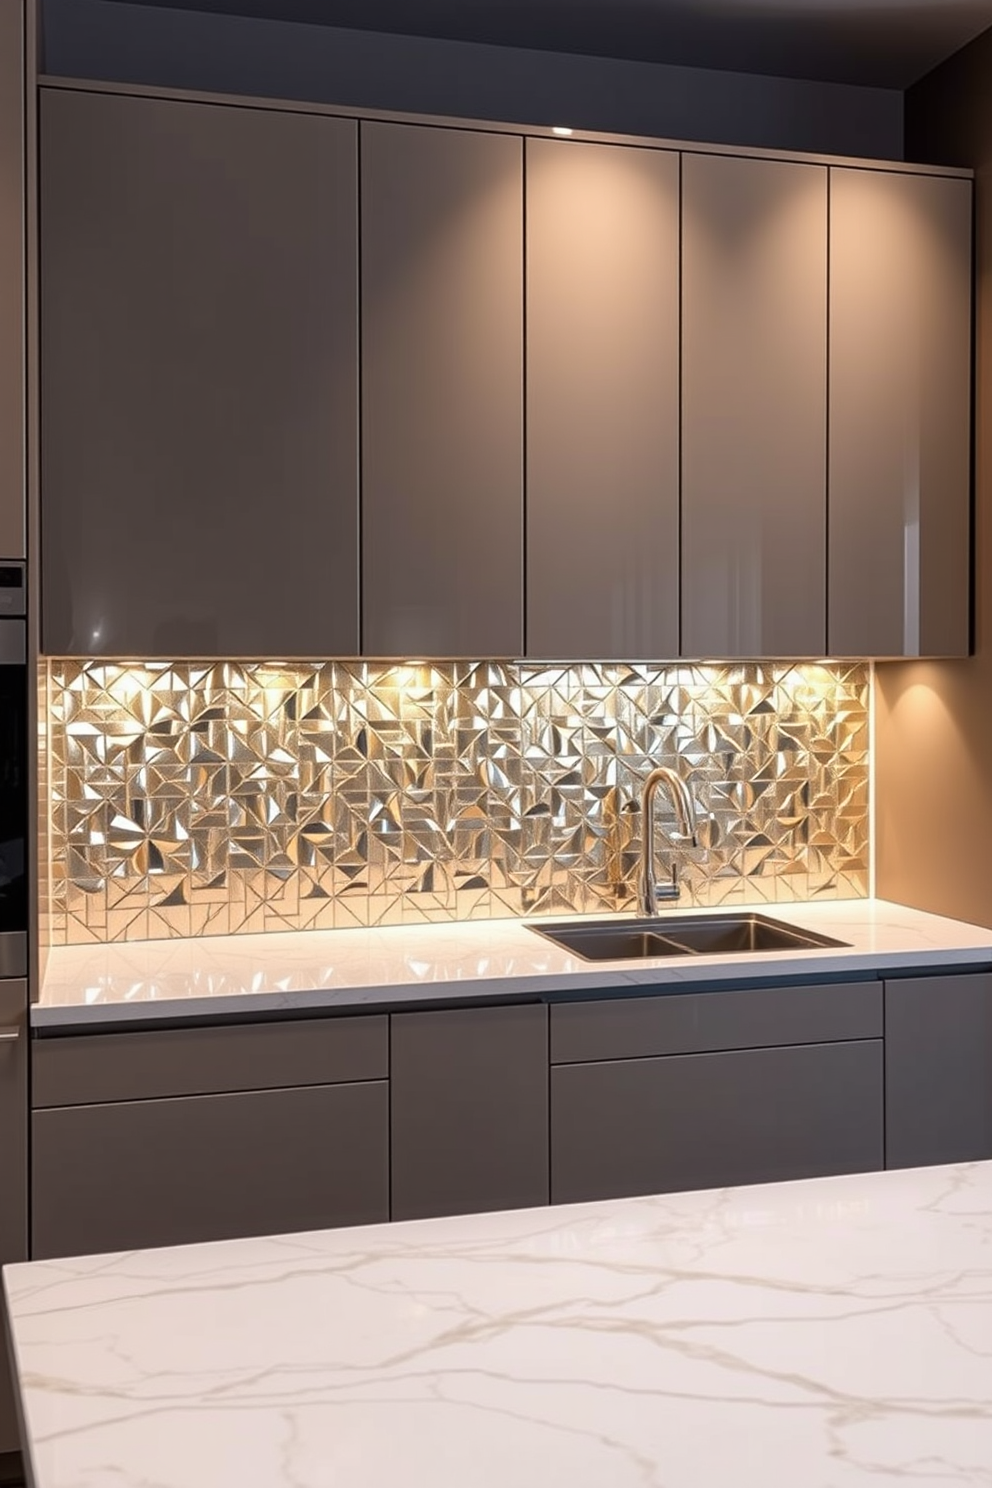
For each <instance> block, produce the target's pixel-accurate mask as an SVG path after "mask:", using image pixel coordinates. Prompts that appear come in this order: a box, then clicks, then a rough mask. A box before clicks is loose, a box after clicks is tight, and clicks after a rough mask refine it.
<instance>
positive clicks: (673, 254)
mask: <svg viewBox="0 0 992 1488" xmlns="http://www.w3.org/2000/svg"><path fill="white" fill-rule="evenodd" d="M526 196H527V653H528V655H530V656H536V657H554V658H562V659H576V660H582V659H584V658H598V657H615V658H621V659H627V660H634V659H637V658H663V657H674V656H677V655H678V648H679V157H678V155H677V154H675V153H672V152H668V151H663V150H651V149H638V148H628V147H625V146H616V145H597V144H582V143H578V142H573V141H565V140H534V139H530V140H528V141H527V147H526Z"/></svg>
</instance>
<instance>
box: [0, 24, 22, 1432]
mask: <svg viewBox="0 0 992 1488" xmlns="http://www.w3.org/2000/svg"><path fill="white" fill-rule="evenodd" d="M23 12H24V6H23V4H22V0H0V558H23V557H24V553H25V496H24V492H25V443H24V441H25V427H26V425H25V411H24V357H25V345H24V330H25V328H24V296H25V283H24V192H25V180H24V20H23ZM3 1450H4V1448H3V1445H2V1438H0V1452H2V1451H3Z"/></svg>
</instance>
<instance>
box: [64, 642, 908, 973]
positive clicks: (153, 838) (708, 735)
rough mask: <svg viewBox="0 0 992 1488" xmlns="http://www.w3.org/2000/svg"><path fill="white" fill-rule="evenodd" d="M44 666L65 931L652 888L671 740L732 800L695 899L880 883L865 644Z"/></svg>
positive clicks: (512, 901) (690, 873)
mask: <svg viewBox="0 0 992 1488" xmlns="http://www.w3.org/2000/svg"><path fill="white" fill-rule="evenodd" d="M42 667H43V673H42V679H41V694H42V697H43V698H45V699H46V700H47V712H46V715H45V718H44V720H43V725H44V726H43V728H42V732H41V738H40V750H41V756H40V761H39V772H40V789H41V793H42V798H43V809H42V812H41V820H42V822H43V823H44V831H43V832H42V834H41V843H40V847H39V852H40V854H41V862H42V864H43V865H44V866H43V867H42V877H43V878H44V880H45V883H46V894H47V899H46V906H47V907H46V915H47V917H48V918H47V920H46V926H47V928H46V931H45V934H46V937H47V938H48V939H49V940H50V942H51V943H53V944H76V943H89V942H91V941H92V940H93V939H94V936H95V935H97V936H98V937H99V938H101V939H106V940H108V941H118V940H134V939H145V938H149V937H150V938H153V939H162V938H164V937H172V936H188V935H191V934H193V935H233V934H239V933H242V932H249V931H258V930H265V929H278V930H290V929H299V930H326V929H334V928H339V927H341V928H344V927H348V926H357V925H369V924H400V923H407V922H409V921H412V920H413V919H424V920H452V919H475V918H487V919H488V918H493V917H495V918H499V917H502V916H504V915H519V914H524V913H526V914H542V913H552V912H559V913H560V912H563V911H565V910H567V911H568V912H570V913H575V914H585V913H598V914H604V913H606V912H607V911H609V912H612V911H613V910H616V909H621V908H624V907H628V908H632V907H634V905H635V904H636V891H637V883H636V879H637V861H638V859H637V850H638V845H639V837H638V830H639V827H638V820H637V813H636V811H635V812H633V813H632V812H631V811H630V805H631V803H632V802H636V800H637V797H638V791H639V782H640V781H641V779H642V778H643V776H644V773H645V771H646V769H647V767H648V765H649V763H651V762H652V761H654V762H657V761H659V760H663V761H670V762H673V763H675V762H677V763H678V764H679V765H680V768H681V770H682V771H683V773H684V776H685V778H686V780H687V783H688V784H689V786H690V789H691V790H692V791H693V792H694V798H695V800H696V803H697V809H698V810H699V813H700V819H701V821H703V822H708V821H709V819H710V817H711V816H712V818H713V820H715V821H716V822H719V824H720V836H719V839H718V840H713V841H709V840H707V841H705V842H703V843H702V844H701V851H700V852H699V853H697V854H695V855H691V854H690V855H688V856H687V861H686V862H685V864H684V865H683V883H684V884H685V885H686V894H687V902H690V903H703V904H705V903H722V902H724V901H725V900H727V899H729V898H736V899H740V900H743V901H745V902H751V901H752V900H753V899H755V898H757V899H760V900H763V901H764V900H767V901H768V902H777V901H784V900H790V899H795V898H798V899H805V898H812V897H817V898H821V897H825V898H837V897H842V898H849V897H858V896H859V895H861V894H864V893H865V892H866V890H867V884H868V868H867V864H868V847H869V835H868V834H869V818H868V767H869V742H870V741H869V690H870V679H869V673H868V669H867V668H866V667H865V666H864V665H863V664H838V665H830V664H802V665H798V664H795V663H792V662H781V661H779V662H741V661H735V662H734V663H732V664H729V665H728V664H727V663H723V664H720V663H716V662H711V663H709V664H708V665H700V664H698V663H695V662H673V663H666V662H657V663H650V662H638V663H636V664H627V663H623V662H604V663H592V662H586V663H579V664H567V663H564V662H546V661H541V662H514V661H493V660H487V661H472V660H462V661H451V660H433V661H432V660H431V659H430V658H428V657H424V656H413V657H409V658H407V657H404V658H403V660H402V661H399V662H397V661H394V660H380V661H375V660H362V659H351V660H338V659H335V660H323V661H321V660H319V659H318V660H312V659H311V660H299V661H295V662H294V661H291V660H288V659H286V658H273V657H268V658H266V659H265V660H262V661H257V662H250V661H240V662H239V661H231V660H216V659H215V660H212V661H192V662H191V661H185V662H183V661H161V660H159V661H147V660H146V661H145V662H144V663H133V662H129V661H126V660H123V659H120V658H115V659H114V658H112V659H107V658H91V659H90V660H84V659H80V658H76V659H61V660H60V659H59V658H46V659H45V660H44V662H43V663H42ZM928 696H929V694H926V693H924V701H923V703H921V704H920V706H921V707H922V706H925V702H926V698H927V697H928ZM913 706H916V704H915V703H914V704H913ZM930 706H931V707H933V706H934V704H933V701H932V699H931V703H930ZM922 732H923V730H922V729H920V730H919V733H920V735H922ZM136 903H140V904H141V905H142V906H143V908H142V910H141V912H140V913H139V914H136V913H135V909H134V905H135V904H136Z"/></svg>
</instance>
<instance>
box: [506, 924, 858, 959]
mask: <svg viewBox="0 0 992 1488" xmlns="http://www.w3.org/2000/svg"><path fill="white" fill-rule="evenodd" d="M527 929H528V930H533V931H534V933H535V934H536V935H543V936H544V937H545V938H546V939H547V940H551V941H554V943H555V945H559V946H561V947H563V949H564V950H566V951H574V952H575V953H576V955H579V956H581V957H582V958H583V959H584V960H586V961H643V960H646V959H647V958H648V957H650V956H717V955H723V956H727V955H730V956H736V955H738V954H745V955H747V954H751V953H753V952H755V951H811V950H818V949H819V948H820V947H824V946H827V947H829V946H846V945H847V942H846V941H843V940H833V939H831V937H830V936H829V935H818V934H816V933H815V932H814V931H812V930H797V929H796V928H795V927H794V926H792V925H784V924H783V923H782V921H781V920H771V919H768V918H767V917H766V916H765V915H757V914H714V915H693V916H692V917H691V918H685V919H676V918H675V917H669V916H668V915H659V916H658V917H657V919H650V920H619V921H618V920H588V921H586V922H585V923H584V924H583V923H582V922H581V921H576V920H568V921H566V922H565V923H562V922H560V921H549V922H548V923H547V924H543V925H541V924H530V925H528V926H527Z"/></svg>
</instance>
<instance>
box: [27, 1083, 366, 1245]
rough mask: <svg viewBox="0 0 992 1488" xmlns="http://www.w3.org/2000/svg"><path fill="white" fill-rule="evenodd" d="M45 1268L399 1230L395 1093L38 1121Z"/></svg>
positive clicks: (351, 1089) (178, 1106)
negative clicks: (236, 1240)
mask: <svg viewBox="0 0 992 1488" xmlns="http://www.w3.org/2000/svg"><path fill="white" fill-rule="evenodd" d="M32 1136H33V1171H34V1181H33V1193H32V1254H33V1256H34V1257H35V1258H36V1259H45V1258H48V1257H52V1256H64V1255H80V1254H85V1253H88V1252H96V1251H105V1250H130V1249H134V1248H137V1247H141V1246H149V1245H152V1246H158V1245H182V1244H186V1243H190V1242H197V1241H202V1240H223V1239H231V1238H233V1237H236V1236H243V1235H266V1234H278V1233H283V1234H286V1233H290V1232H292V1231H294V1230H312V1229H322V1228H324V1229H326V1228H329V1227H332V1226H335V1225H348V1224H367V1223H373V1222H376V1221H379V1220H386V1219H388V1218H389V1097H388V1086H387V1082H386V1081H385V1080H379V1081H369V1082H368V1083H364V1084H355V1085H333V1086H310V1087H305V1088H300V1089H294V1090H266V1091H254V1092H250V1093H247V1094H237V1095H207V1096H196V1097H187V1098H185V1099H173V1100H147V1101H123V1102H120V1103H117V1104H114V1105H92V1106H77V1107H62V1108H60V1109H57V1110H41V1111H35V1113H34V1116H33V1130H32Z"/></svg>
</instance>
